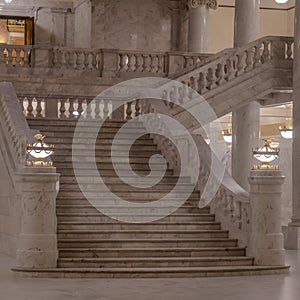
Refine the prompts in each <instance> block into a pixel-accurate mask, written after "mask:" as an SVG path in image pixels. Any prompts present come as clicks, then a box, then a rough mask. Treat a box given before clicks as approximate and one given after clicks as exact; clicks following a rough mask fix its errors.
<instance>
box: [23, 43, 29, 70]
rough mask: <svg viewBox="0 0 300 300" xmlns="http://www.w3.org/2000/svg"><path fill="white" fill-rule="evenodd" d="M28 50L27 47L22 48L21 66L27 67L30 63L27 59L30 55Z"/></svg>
mask: <svg viewBox="0 0 300 300" xmlns="http://www.w3.org/2000/svg"><path fill="white" fill-rule="evenodd" d="M29 53H30V50H29V49H26V48H25V49H23V55H24V58H23V66H24V67H28V66H29V65H30V61H29V56H30V54H29Z"/></svg>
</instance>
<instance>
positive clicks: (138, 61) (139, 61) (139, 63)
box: [135, 54, 143, 72]
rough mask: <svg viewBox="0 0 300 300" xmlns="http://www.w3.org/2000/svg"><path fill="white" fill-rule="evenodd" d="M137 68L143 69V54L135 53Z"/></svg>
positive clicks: (138, 70)
mask: <svg viewBox="0 0 300 300" xmlns="http://www.w3.org/2000/svg"><path fill="white" fill-rule="evenodd" d="M135 70H136V72H142V71H143V58H142V56H141V54H136V55H135Z"/></svg>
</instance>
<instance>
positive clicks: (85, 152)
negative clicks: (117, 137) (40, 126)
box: [51, 147, 160, 160]
mask: <svg viewBox="0 0 300 300" xmlns="http://www.w3.org/2000/svg"><path fill="white" fill-rule="evenodd" d="M123 148H124V147H123ZM155 154H160V152H159V151H157V150H151V149H148V147H146V148H145V149H143V150H142V151H141V150H140V149H138V148H137V149H135V150H132V149H131V150H130V153H129V157H144V158H145V159H148V160H149V157H151V156H152V155H155ZM61 156H63V157H67V156H72V148H70V149H57V148H55V152H54V154H53V155H52V156H51V157H52V159H54V160H55V159H56V158H59V157H61ZM76 156H87V157H93V156H96V157H97V156H101V157H111V149H106V150H96V151H92V150H89V149H82V151H81V152H80V153H78V154H76ZM114 156H115V157H127V156H128V152H127V151H125V150H120V149H118V152H117V153H115V155H114Z"/></svg>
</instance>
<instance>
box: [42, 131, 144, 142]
mask: <svg viewBox="0 0 300 300" xmlns="http://www.w3.org/2000/svg"><path fill="white" fill-rule="evenodd" d="M42 132H43V134H45V135H46V137H47V139H50V138H51V139H52V138H56V137H57V136H59V137H60V138H67V139H73V137H74V132H63V131H58V132H51V131H48V132H45V131H42ZM117 133H118V132H117V131H116V130H115V131H113V132H99V133H98V137H99V138H100V139H113V138H114V137H115V135H116V134H117ZM137 133H139V134H140V135H142V134H143V135H142V136H141V137H139V138H138V139H141V140H145V139H149V138H150V135H149V134H147V132H146V130H141V129H137V132H135V131H134V130H133V129H132V130H131V131H129V130H125V131H123V130H122V132H120V133H118V139H122V140H123V139H132V140H133V139H136V134H137ZM95 134H96V132H93V130H92V133H91V130H90V131H87V130H84V132H82V131H80V132H76V138H83V139H90V138H94V137H95Z"/></svg>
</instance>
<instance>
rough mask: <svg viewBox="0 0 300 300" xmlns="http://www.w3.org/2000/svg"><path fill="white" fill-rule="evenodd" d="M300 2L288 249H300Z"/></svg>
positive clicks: (299, 6)
mask: <svg viewBox="0 0 300 300" xmlns="http://www.w3.org/2000/svg"><path fill="white" fill-rule="evenodd" d="M299 26H300V0H296V3H295V44H294V68H293V69H294V75H293V89H294V94H293V95H294V99H293V100H294V101H293V163H292V174H293V182H292V183H293V186H292V197H293V199H292V200H293V211H292V218H291V222H290V224H289V226H288V234H287V237H286V241H285V247H286V249H300V184H299V176H300V171H299V170H300V102H299V98H300V28H299Z"/></svg>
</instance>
